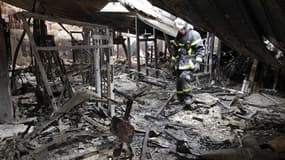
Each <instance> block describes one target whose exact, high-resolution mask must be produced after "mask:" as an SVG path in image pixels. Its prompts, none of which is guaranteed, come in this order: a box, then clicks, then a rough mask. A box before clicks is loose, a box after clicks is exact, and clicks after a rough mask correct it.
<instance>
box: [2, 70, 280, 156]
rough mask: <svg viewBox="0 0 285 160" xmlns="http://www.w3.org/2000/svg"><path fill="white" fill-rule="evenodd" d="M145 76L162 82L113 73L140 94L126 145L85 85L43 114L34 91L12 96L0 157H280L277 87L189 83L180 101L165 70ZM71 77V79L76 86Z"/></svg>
mask: <svg viewBox="0 0 285 160" xmlns="http://www.w3.org/2000/svg"><path fill="white" fill-rule="evenodd" d="M25 77H26V78H27V79H28V80H27V81H26V82H27V83H26V85H25V86H22V87H25V88H26V89H29V87H30V88H32V87H33V80H34V79H33V77H32V76H31V75H28V74H27V75H26V76H25ZM162 77H167V75H165V76H162ZM152 80H156V81H158V82H163V84H164V85H165V88H163V87H161V86H155V85H150V84H148V83H143V82H140V81H137V79H136V76H134V75H132V74H128V73H123V72H119V73H117V75H116V76H115V89H116V90H118V91H119V92H121V93H124V94H126V95H130V96H132V95H134V94H135V93H137V92H139V93H140V94H139V96H137V97H136V98H134V100H133V104H132V109H131V112H130V117H129V122H130V125H131V126H133V127H134V135H133V137H131V139H132V141H131V143H129V144H127V143H122V141H121V139H120V136H116V134H113V133H112V132H111V131H110V128H111V117H109V116H108V114H107V110H106V108H104V106H102V107H98V106H97V102H98V101H97V100H98V99H97V100H96V98H95V99H94V98H91V100H89V101H87V99H89V98H90V95H89V93H90V90H92V89H90V87H83V88H82V87H79V86H78V87H77V88H78V89H77V91H78V93H77V94H76V96H73V98H71V99H77V100H79V101H80V102H82V103H78V104H79V105H76V104H74V105H72V104H71V107H70V106H69V107H68V106H67V107H63V108H62V112H58V113H57V114H56V115H51V116H49V114H48V113H50V111H49V110H48V109H46V108H40V109H39V108H38V107H36V105H37V104H36V101H35V94H34V93H26V94H24V95H21V96H15V97H14V103H16V104H17V106H18V107H17V108H18V109H17V110H16V120H17V121H16V122H14V123H13V124H4V125H1V126H0V127H1V133H0V136H1V143H0V144H1V145H0V149H1V153H2V154H1V159H15V158H18V159H112V158H113V159H134V160H136V159H155V160H159V159H170V160H172V159H280V158H282V154H281V153H282V152H283V151H284V149H285V147H284V143H285V136H284V133H285V128H284V127H285V126H284V121H285V109H284V102H285V99H284V98H282V97H283V96H282V95H281V94H279V93H276V92H272V91H260V92H258V93H254V94H251V95H247V96H245V95H242V94H240V93H239V92H238V91H237V90H233V89H228V88H223V87H219V86H215V85H207V84H208V83H203V85H195V84H196V83H195V82H193V86H194V89H193V91H192V93H193V99H194V103H193V104H192V105H191V106H187V107H186V106H185V105H183V104H180V103H179V102H178V100H177V98H176V95H175V81H174V80H173V79H171V77H168V78H164V79H162V78H160V79H156V78H153V79H152ZM79 81H80V80H78V79H77V78H74V79H73V80H72V81H71V82H72V83H73V85H75V86H76V85H77V83H78V82H79ZM232 87H234V86H232ZM235 87H237V88H238V87H240V86H235ZM92 99H93V100H92ZM115 100H116V103H114V105H115V106H116V116H117V117H123V116H124V113H125V110H126V105H125V104H126V100H127V99H126V98H125V97H123V96H121V95H120V94H117V95H116V97H115ZM74 102H76V100H75V101H74ZM39 124H40V125H39ZM120 129H121V130H124V129H125V128H124V127H122V128H119V130H120ZM118 132H121V133H123V134H128V132H129V131H118ZM122 144H123V145H122ZM120 149H121V150H120ZM118 152H120V153H121V154H120V155H119V156H117V157H115V156H114V155H116V154H117V155H118Z"/></svg>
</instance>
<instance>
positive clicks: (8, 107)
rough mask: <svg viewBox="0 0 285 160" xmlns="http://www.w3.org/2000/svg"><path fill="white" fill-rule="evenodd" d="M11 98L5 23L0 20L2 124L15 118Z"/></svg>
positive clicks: (0, 120) (0, 99) (0, 116)
mask: <svg viewBox="0 0 285 160" xmlns="http://www.w3.org/2000/svg"><path fill="white" fill-rule="evenodd" d="M10 96H11V94H10V89H9V74H8V50H7V41H6V37H5V22H4V20H3V19H2V18H0V109H1V112H0V123H3V122H10V121H11V120H12V118H13V107H12V103H11V98H10Z"/></svg>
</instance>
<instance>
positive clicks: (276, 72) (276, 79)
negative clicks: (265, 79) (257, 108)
mask: <svg viewBox="0 0 285 160" xmlns="http://www.w3.org/2000/svg"><path fill="white" fill-rule="evenodd" d="M279 72H280V69H279V68H278V69H276V71H275V73H274V83H273V86H272V89H273V90H276V88H277V84H278V81H279Z"/></svg>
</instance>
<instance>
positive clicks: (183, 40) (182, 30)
mask: <svg viewBox="0 0 285 160" xmlns="http://www.w3.org/2000/svg"><path fill="white" fill-rule="evenodd" d="M175 25H176V27H177V28H178V33H177V36H176V37H175V40H174V41H172V44H173V46H174V51H173V54H172V57H171V60H172V62H173V63H174V64H175V69H176V93H177V98H178V100H179V101H180V102H182V103H185V104H186V105H190V104H191V103H192V95H191V93H190V92H191V90H192V88H191V84H190V82H191V74H192V73H193V72H198V71H199V70H200V63H202V61H203V55H204V44H203V40H202V39H201V36H200V34H199V33H198V32H197V31H195V30H194V29H193V26H192V25H190V24H189V23H187V22H185V21H184V20H182V19H180V18H177V19H176V20H175Z"/></svg>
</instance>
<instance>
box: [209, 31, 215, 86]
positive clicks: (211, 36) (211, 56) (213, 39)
mask: <svg viewBox="0 0 285 160" xmlns="http://www.w3.org/2000/svg"><path fill="white" fill-rule="evenodd" d="M214 44H215V35H214V33H211V34H210V53H209V72H210V81H212V80H213V53H214Z"/></svg>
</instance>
